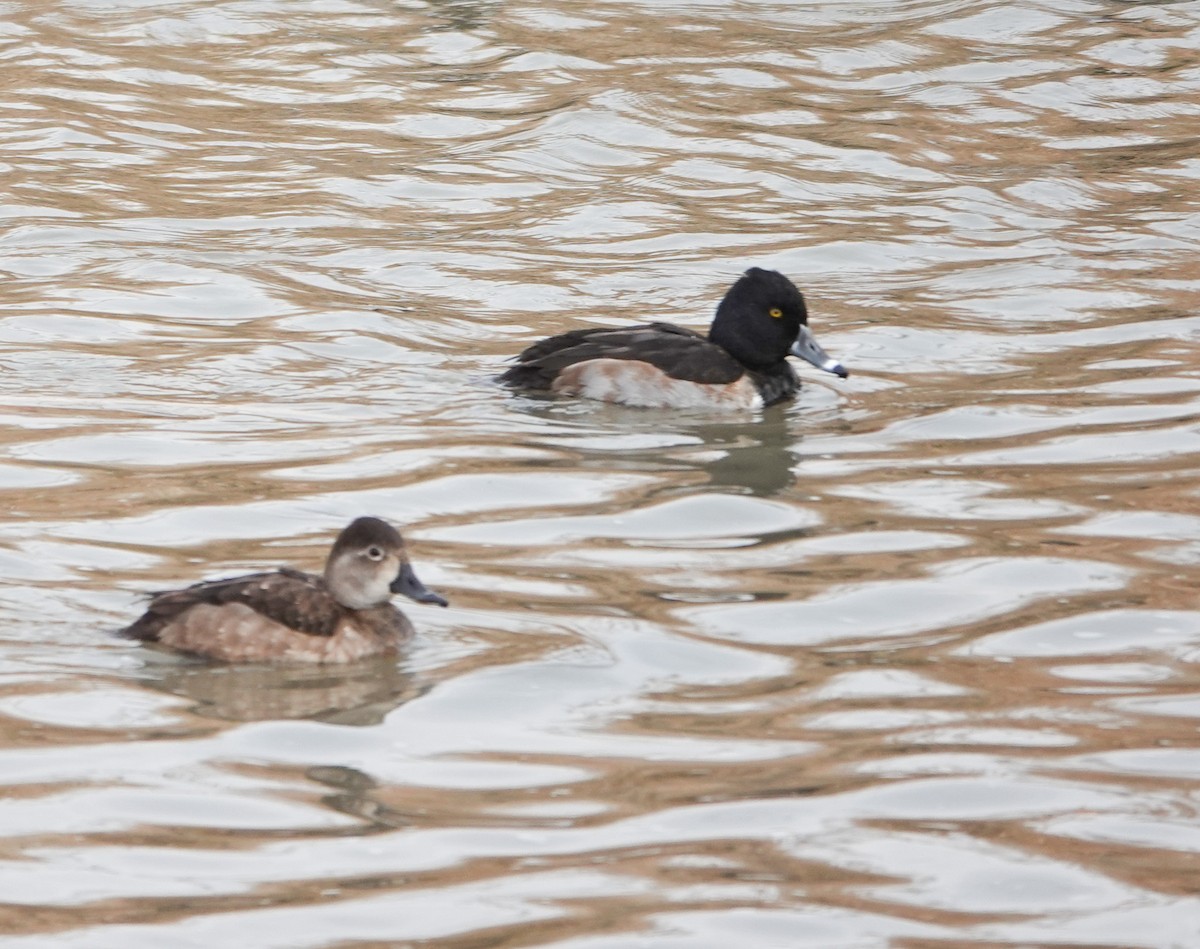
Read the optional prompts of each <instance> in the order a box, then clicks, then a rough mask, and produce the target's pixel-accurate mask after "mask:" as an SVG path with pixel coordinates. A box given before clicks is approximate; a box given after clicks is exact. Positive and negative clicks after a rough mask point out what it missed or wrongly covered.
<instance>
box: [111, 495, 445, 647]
mask: <svg viewBox="0 0 1200 949" xmlns="http://www.w3.org/2000/svg"><path fill="white" fill-rule="evenodd" d="M393 593H403V594H404V595H405V596H407V597H410V598H412V599H414V600H416V601H417V602H418V603H436V604H437V605H438V606H446V605H447V604H446V601H445V600H444V599H442V597H440V596H438V595H437V594H436V593H431V592H430V591H429V590H427V589H425V587H424V585H423V584H422V583H421V581H420V580H418V579H417V575H416V574H415V573H413V569H412V566H411V565H410V564H409V562H408V556H407V554H406V553H405V551H404V540H403V538H401V536H400V534H399V532H398V531H397V530H396V529H395V528H394V527H392V526H391V525H390V524H388V523H387V522H386V521H381V520H380V519H379V518H377V517H360V518H358V519H357V520H355V521H353V522H352V523H351V524H350V525H349V526H348V527H347V528H346V529H345V530H343V531H342V532H341V533H340V534H339V535H338V538H337V540H336V541H335V542H334V545H333V549H332V550H331V551H330V552H329V559H328V560H327V561H326V562H325V572H324V574H323V575H322V576H319V577H318V576H314V575H313V574H310V573H302V572H301V571H299V570H292V569H290V568H288V567H282V568H280V569H279V570H275V571H272V572H270V573H252V574H249V575H248V576H242V577H230V578H229V579H226V580H209V581H207V582H204V583H196V584H193V585H192V586H190V587H187V588H185V589H182V590H171V591H168V592H165V593H158V594H155V595H154V597H153V599H151V601H150V606H149V608H148V609H147V610H146V612H145V613H144V614H143V615H142V616H141V617H140V618H139V619H138V620H137V621H136V622H135V623H134V624H133V625H132V626H129V627H128V628H127V629H125V630H123V631H122V632H123V634H124V635H126V636H130V637H132V638H134V639H141V640H143V641H146V642H158V643H163V644H165V645H167V646H171V647H173V648H175V649H179V650H182V651H184V652H190V653H196V654H198V655H201V656H208V657H209V658H211V659H220V660H224V661H226V662H263V661H266V660H285V661H295V662H353V661H354V660H356V659H365V658H367V657H369V656H378V655H383V654H386V653H394V652H396V650H397V649H398V648H399V647H400V646H401V645H402V644H403V643H405V642H407V641H408V640H409V639H411V638H412V636H413V627H412V623H410V622H409V621H408V617H406V616H405V615H404V614H403V613H401V612H400V611H399V610H398V609H396V607H394V606H392V604H391V603H389V602H388V601H389V599H391V595H392V594H393Z"/></svg>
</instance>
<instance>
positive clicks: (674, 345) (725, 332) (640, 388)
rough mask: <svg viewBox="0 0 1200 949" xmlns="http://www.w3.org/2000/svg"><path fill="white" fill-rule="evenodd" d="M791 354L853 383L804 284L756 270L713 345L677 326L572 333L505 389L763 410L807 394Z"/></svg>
mask: <svg viewBox="0 0 1200 949" xmlns="http://www.w3.org/2000/svg"><path fill="white" fill-rule="evenodd" d="M788 355H792V356H799V357H800V358H801V359H806V360H808V361H809V362H811V363H812V364H813V365H814V366H817V367H818V368H820V369H824V370H825V371H826V372H832V373H834V374H835V375H838V376H841V377H842V378H843V379H844V378H845V377H846V376H847V375H849V373H848V372H847V371H846V369H845V368H843V366H842V364H841V363H840V362H838V361H837V360H836V359H831V358H830V357H829V356H828V355H827V354H826V352H825V350H823V349H822V348H821V346H820V345H819V344H818V343H817V341H816V339H815V338H814V337H813V334H812V331H811V330H810V329H809V328H808V310H807V309H806V308H805V306H804V296H803V295H802V294H801V293H800V291H799V290H797V289H796V285H795V284H794V283H792V281H790V280H789V279H788V278H787V277H785V276H784V275H783V274H781V273H778V272H777V271H774V270H762V269H760V268H758V267H751V268H750V269H749V270H747V271H746V273H745V274H744V275H743V276H742V277H740V278H739V279H738V281H737V282H736V283H735V284H734V285H733V286H732V287H730V288H729V292H727V293H726V294H725V298H724V299H723V300H722V301H721V304H720V306H718V307H717V314H716V316H715V317H714V318H713V321H712V326H711V327H710V328H709V331H708V336H707V338H706V337H704V336H701V335H700V334H699V333H697V332H694V331H693V330H690V329H684V328H683V327H681V326H674V325H672V324H670V323H646V324H642V325H640V326H631V327H629V328H627V329H582V330H572V331H571V332H569V333H563V334H562V335H560V336H551V337H550V338H549V339H544V340H542V341H541V342H540V343H535V344H534V345H532V346H530V347H529V348H528V349H526V350H525V351H524V352H523V353H521V354H520V355H519V356H518V357H517V364H516V365H515V366H513V367H512V368H511V369H509V370H508V371H506V372H505V373H504V374H503V375H501V376H500V378H499V381H500V382H503V383H506V384H508V385H511V386H515V387H517V388H521V389H533V390H542V391H549V392H553V393H557V394H559V395H574V396H582V397H584V398H588V399H600V400H602V401H605V402H619V403H622V404H624V405H639V406H647V407H660V408H666V407H672V408H725V407H729V408H734V407H736V408H761V407H762V406H765V405H772V404H774V403H775V402H781V401H783V400H784V399H787V398H790V397H791V396H793V395H794V394H795V393H796V390H797V389H799V388H800V380H799V379H797V378H796V373H795V372H794V371H793V370H792V367H791V366H790V365H788V362H787V357H788Z"/></svg>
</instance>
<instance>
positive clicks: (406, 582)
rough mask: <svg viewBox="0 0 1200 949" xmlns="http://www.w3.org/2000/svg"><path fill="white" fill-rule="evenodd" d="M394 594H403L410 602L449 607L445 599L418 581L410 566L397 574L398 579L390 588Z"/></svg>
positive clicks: (401, 569)
mask: <svg viewBox="0 0 1200 949" xmlns="http://www.w3.org/2000/svg"><path fill="white" fill-rule="evenodd" d="M388 589H389V590H391V591H392V592H393V593H402V594H404V596H406V597H408V598H409V599H410V600H416V601H417V602H418V603H435V604H437V605H438V606H449V605H450V604H449V603H448V602H447V601H446V599H445V597H441V596H438V595H437V594H436V593H434V592H433V591H432V590H430V589H427V588H426V586H425V584H423V583H422V582H421V581H420V580H418V579H417V575H416V574H415V573H413V568H412V567H411V566H410V565H409V564H404V566H402V567H401V568H400V572H399V573H398V574H396V579H395V580H393V581H392V583H391V586H389V587H388Z"/></svg>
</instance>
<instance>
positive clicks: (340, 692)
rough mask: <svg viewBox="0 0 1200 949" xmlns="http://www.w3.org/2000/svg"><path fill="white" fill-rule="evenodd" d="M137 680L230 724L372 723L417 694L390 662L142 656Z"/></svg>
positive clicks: (404, 674) (409, 680)
mask: <svg viewBox="0 0 1200 949" xmlns="http://www.w3.org/2000/svg"><path fill="white" fill-rule="evenodd" d="M147 651H149V649H148V650H147ZM139 678H140V679H141V681H142V682H144V683H145V684H147V685H150V686H152V687H153V688H156V689H162V690H163V691H165V692H168V693H170V694H172V695H178V696H181V697H183V698H187V699H190V700H191V702H192V703H194V704H191V705H190V710H191V711H192V712H194V713H195V714H196V715H200V716H203V717H212V718H218V719H224V720H228V721H235V722H238V721H250V722H252V721H262V720H267V719H276V718H311V719H315V720H317V721H323V722H334V723H337V724H341V725H378V724H379V723H380V722H382V721H383V720H384V719H385V718H386V717H387V714H388V712H390V711H391V710H392V709H393V708H395V707H396V706H397V705H399V704H400V703H401V702H405V701H408V700H409V699H411V698H414V697H416V696H417V695H418V694H419V691H418V689H417V687H416V686H415V685H414V683H413V677H412V675H411V674H410V673H408V672H405V671H404V670H403V669H402V668H401V667H400V666H398V665H397V664H396V663H395V662H394V661H393V662H360V663H353V664H351V665H347V666H339V667H337V668H333V669H322V668H304V667H303V666H290V665H279V666H264V665H257V664H254V665H248V666H229V665H224V664H217V663H213V664H210V663H207V662H200V661H197V660H192V659H190V658H183V657H180V658H179V659H175V657H171V659H170V660H168V661H163V662H157V661H156V660H155V659H153V658H147V660H146V665H145V666H144V667H143V668H142V669H141V671H140V676H139Z"/></svg>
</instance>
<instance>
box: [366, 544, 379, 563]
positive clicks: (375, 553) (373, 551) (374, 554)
mask: <svg viewBox="0 0 1200 949" xmlns="http://www.w3.org/2000/svg"><path fill="white" fill-rule="evenodd" d="M367 557H369V558H370V559H371V560H382V559H383V550H382V549H380V548H379V547H368V548H367Z"/></svg>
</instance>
